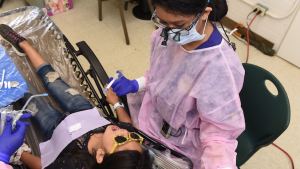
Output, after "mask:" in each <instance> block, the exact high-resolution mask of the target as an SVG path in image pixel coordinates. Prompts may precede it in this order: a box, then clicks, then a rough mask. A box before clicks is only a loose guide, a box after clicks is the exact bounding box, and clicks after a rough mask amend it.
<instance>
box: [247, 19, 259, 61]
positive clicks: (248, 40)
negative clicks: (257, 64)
mask: <svg viewBox="0 0 300 169" xmlns="http://www.w3.org/2000/svg"><path fill="white" fill-rule="evenodd" d="M257 15H258V13H256V15H255V16H254V18H253V19H252V21H251V22H250V24H249V26H248V28H247V42H248V43H247V59H246V63H248V58H249V45H250V39H249V29H250V26H251V24H252V22H253V21H254V19H255V18H256V17H257Z"/></svg>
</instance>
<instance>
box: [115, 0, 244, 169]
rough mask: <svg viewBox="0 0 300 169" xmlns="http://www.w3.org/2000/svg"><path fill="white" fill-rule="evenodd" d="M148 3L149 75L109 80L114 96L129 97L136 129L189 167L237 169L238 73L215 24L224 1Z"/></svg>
mask: <svg viewBox="0 0 300 169" xmlns="http://www.w3.org/2000/svg"><path fill="white" fill-rule="evenodd" d="M152 3H153V5H154V6H155V7H156V11H155V12H154V14H153V16H152V21H153V22H154V24H155V25H156V26H158V27H159V29H157V30H156V31H154V32H153V34H152V35H151V37H150V40H151V44H152V48H151V58H150V68H149V71H147V72H146V74H145V75H144V76H143V77H141V78H138V79H135V80H131V81H130V80H128V79H126V78H125V77H122V78H121V79H118V80H116V81H115V82H114V84H113V85H112V88H113V91H114V92H116V93H117V95H118V96H121V95H125V94H128V95H127V99H128V105H129V109H130V113H131V118H132V121H133V123H134V126H135V127H137V128H139V129H140V130H142V131H143V132H145V133H146V134H148V135H149V136H150V137H152V138H154V139H156V140H158V141H160V142H162V143H163V144H166V145H167V146H168V147H170V148H172V149H174V150H175V151H178V152H180V153H182V154H184V155H185V156H187V157H189V158H190V159H191V160H192V161H193V164H194V168H196V169H199V168H200V169H237V167H236V153H235V149H236V147H237V144H238V143H237V140H236V138H237V137H238V136H239V135H240V134H241V133H242V131H243V130H244V129H245V121H244V115H243V110H242V108H241V103H240V98H239V92H240V91H241V89H242V85H243V80H244V74H245V71H244V69H243V66H242V64H241V62H240V60H239V57H238V56H237V54H236V53H235V51H234V45H233V44H232V43H230V41H229V40H228V39H226V38H223V36H221V34H220V33H219V32H218V29H217V28H216V27H215V26H214V22H215V21H219V20H220V19H222V18H223V17H224V16H225V15H226V14H227V11H228V7H227V2H226V0H210V1H209V0H208V1H207V0H152ZM129 93H132V94H129ZM169 129H171V130H170V131H171V132H170V133H169V132H168V131H169ZM161 131H162V132H161ZM162 133H164V134H162Z"/></svg>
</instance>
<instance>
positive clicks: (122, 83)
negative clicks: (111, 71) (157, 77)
mask: <svg viewBox="0 0 300 169" xmlns="http://www.w3.org/2000/svg"><path fill="white" fill-rule="evenodd" d="M112 79H113V78H112V77H111V78H109V82H110V81H112ZM111 87H112V88H113V91H114V92H115V93H117V96H123V95H126V94H128V93H136V92H137V91H138V90H139V84H138V82H137V81H136V80H128V79H127V78H126V77H124V76H123V77H122V78H120V79H118V80H116V81H115V82H114V83H113V84H112V85H111Z"/></svg>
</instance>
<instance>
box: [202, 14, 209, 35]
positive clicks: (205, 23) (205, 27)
mask: <svg viewBox="0 0 300 169" xmlns="http://www.w3.org/2000/svg"><path fill="white" fill-rule="evenodd" d="M207 20H208V17H207V18H206V21H205V25H204V28H203V33H202V34H204V32H205V29H206V24H207Z"/></svg>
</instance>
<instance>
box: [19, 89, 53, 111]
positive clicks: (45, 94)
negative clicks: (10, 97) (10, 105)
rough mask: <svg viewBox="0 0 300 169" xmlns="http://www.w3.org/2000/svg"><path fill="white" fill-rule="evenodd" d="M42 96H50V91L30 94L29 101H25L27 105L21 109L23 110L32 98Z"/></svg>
mask: <svg viewBox="0 0 300 169" xmlns="http://www.w3.org/2000/svg"><path fill="white" fill-rule="evenodd" d="M40 96H48V93H44V94H36V95H32V96H30V98H29V99H28V100H27V102H26V103H25V105H24V106H23V108H22V109H21V111H23V110H24V109H25V108H26V107H27V105H28V104H29V102H30V100H31V99H32V98H34V97H40Z"/></svg>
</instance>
